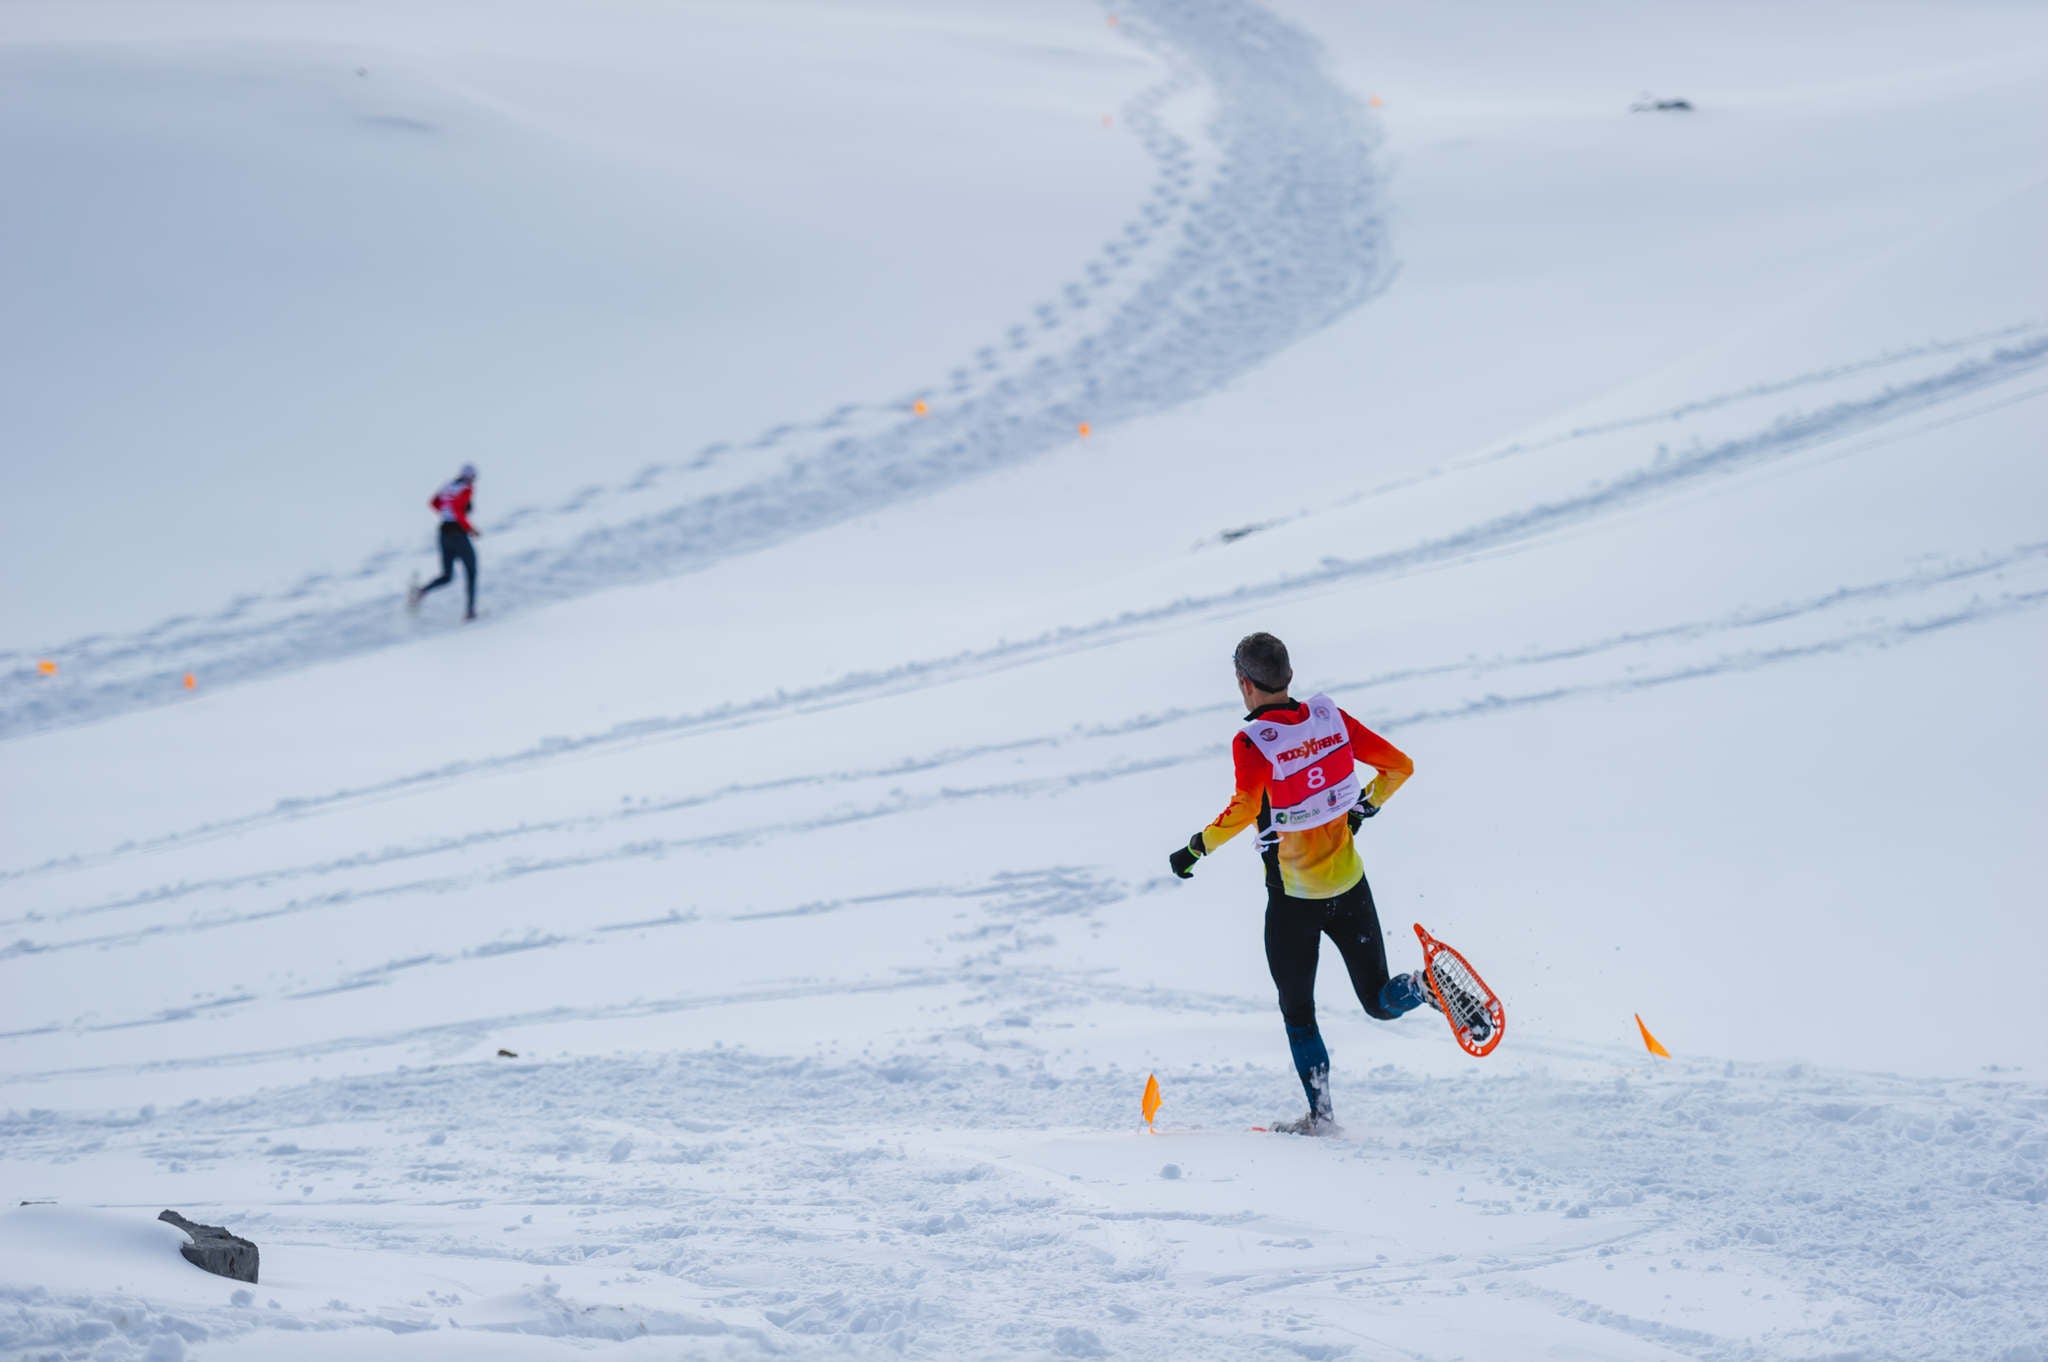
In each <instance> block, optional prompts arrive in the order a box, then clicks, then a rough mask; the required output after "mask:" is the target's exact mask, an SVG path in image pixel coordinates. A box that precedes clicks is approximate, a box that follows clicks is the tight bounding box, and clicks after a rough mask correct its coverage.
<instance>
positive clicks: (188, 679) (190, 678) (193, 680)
mask: <svg viewBox="0 0 2048 1362" xmlns="http://www.w3.org/2000/svg"><path fill="white" fill-rule="evenodd" d="M198 688H199V678H198V677H196V676H194V675H193V674H192V673H190V672H186V673H185V689H186V690H197V689H198Z"/></svg>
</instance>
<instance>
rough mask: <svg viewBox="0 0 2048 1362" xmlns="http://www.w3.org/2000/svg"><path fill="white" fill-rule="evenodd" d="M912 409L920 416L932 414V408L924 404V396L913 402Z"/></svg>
mask: <svg viewBox="0 0 2048 1362" xmlns="http://www.w3.org/2000/svg"><path fill="white" fill-rule="evenodd" d="M910 409H911V410H912V411H914V412H916V413H917V414H918V415H919V416H928V415H930V414H931V408H930V407H927V406H926V405H925V404H924V399H923V398H922V397H920V398H918V399H917V401H915V402H912V403H911V404H910Z"/></svg>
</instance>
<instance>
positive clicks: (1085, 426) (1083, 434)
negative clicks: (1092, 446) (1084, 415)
mask: <svg viewBox="0 0 2048 1362" xmlns="http://www.w3.org/2000/svg"><path fill="white" fill-rule="evenodd" d="M1088 435H1089V430H1088V423H1087V422H1086V421H1083V422H1082V423H1081V438H1082V439H1084V440H1085V439H1087V438H1088Z"/></svg>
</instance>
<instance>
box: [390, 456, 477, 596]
mask: <svg viewBox="0 0 2048 1362" xmlns="http://www.w3.org/2000/svg"><path fill="white" fill-rule="evenodd" d="M475 487H476V465H475V464H473V463H466V464H464V465H462V471H461V472H459V473H457V474H456V475H455V477H454V478H453V479H452V480H451V481H449V482H447V483H445V484H443V485H442V487H441V489H440V490H439V491H437V492H435V493H434V496H433V499H432V500H430V501H429V502H428V503H427V505H428V506H429V507H430V508H431V509H432V510H433V512H434V514H436V515H438V516H440V517H441V575H440V576H438V577H436V578H435V579H434V580H433V581H431V582H428V583H427V584H426V585H425V586H416V587H414V588H413V589H412V594H411V596H410V597H409V598H408V599H407V600H406V603H405V604H406V607H407V608H408V609H411V610H417V609H419V608H420V600H421V598H422V597H424V596H425V595H426V594H427V593H428V592H429V591H435V590H439V589H440V588H441V587H444V586H446V585H448V583H450V582H452V581H454V580H455V565H456V564H457V563H460V564H462V584H463V586H465V587H467V588H468V590H469V609H468V610H467V611H466V612H465V613H464V614H463V616H462V618H463V619H465V620H473V619H475V618H476V546H475V545H473V544H471V543H470V542H469V541H470V540H471V539H473V538H474V537H475V536H476V532H477V529H476V526H474V525H472V524H470V523H469V511H470V504H471V493H472V491H473V490H474V489H475ZM415 580H417V579H415Z"/></svg>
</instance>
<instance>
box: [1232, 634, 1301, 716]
mask: <svg viewBox="0 0 2048 1362" xmlns="http://www.w3.org/2000/svg"><path fill="white" fill-rule="evenodd" d="M1231 661H1232V662H1233V663H1234V664H1235V665H1236V667H1237V688H1238V691H1239V692H1240V693H1241V694H1242V695H1243V696H1244V702H1245V706H1246V708H1248V709H1255V708H1257V707H1258V705H1260V704H1264V703H1267V701H1265V700H1261V699H1259V698H1258V697H1260V696H1268V697H1272V696H1282V697H1284V696H1285V695H1286V694H1287V687H1288V685H1289V684H1290V683H1292V682H1293V680H1294V664H1293V663H1291V662H1289V661H1288V660H1287V645H1286V644H1284V643H1282V642H1281V641H1280V640H1279V639H1277V638H1274V637H1273V636H1272V635H1271V634H1246V635H1245V636H1244V637H1243V638H1241V639H1239V640H1238V641H1237V651H1236V652H1235V653H1233V654H1231Z"/></svg>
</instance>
